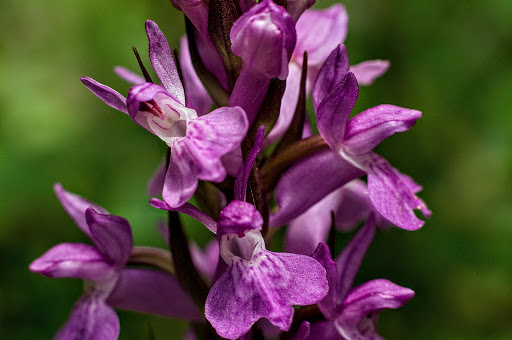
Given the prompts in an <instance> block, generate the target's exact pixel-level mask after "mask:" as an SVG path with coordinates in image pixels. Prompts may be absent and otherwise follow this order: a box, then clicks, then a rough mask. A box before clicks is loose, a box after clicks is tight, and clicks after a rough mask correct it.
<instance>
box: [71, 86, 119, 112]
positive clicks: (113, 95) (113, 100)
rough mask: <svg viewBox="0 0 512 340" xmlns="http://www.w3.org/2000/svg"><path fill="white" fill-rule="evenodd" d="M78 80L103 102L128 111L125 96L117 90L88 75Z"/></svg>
mask: <svg viewBox="0 0 512 340" xmlns="http://www.w3.org/2000/svg"><path fill="white" fill-rule="evenodd" d="M80 80H81V81H82V83H83V84H84V85H85V86H86V87H87V88H88V89H89V90H91V92H92V93H94V94H95V95H96V96H97V97H98V98H99V99H101V100H103V101H104V102H105V104H107V105H108V106H110V107H113V108H114V109H116V110H119V111H121V112H124V113H126V114H127V113H128V109H127V108H126V98H125V97H124V96H122V95H121V94H120V93H119V92H117V91H116V90H114V89H112V88H110V87H108V86H107V85H103V84H101V83H98V82H97V81H96V80H94V79H92V78H89V77H82V78H80Z"/></svg>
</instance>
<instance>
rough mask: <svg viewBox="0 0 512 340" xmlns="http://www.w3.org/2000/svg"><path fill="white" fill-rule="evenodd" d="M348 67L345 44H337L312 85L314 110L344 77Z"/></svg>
mask: <svg viewBox="0 0 512 340" xmlns="http://www.w3.org/2000/svg"><path fill="white" fill-rule="evenodd" d="M348 68H349V61H348V54H347V48H346V47H345V45H338V46H337V47H336V48H335V49H334V50H332V52H331V54H329V57H328V58H327V60H325V63H324V64H323V65H322V68H320V71H319V72H318V75H317V77H316V80H315V84H314V85H313V105H314V107H315V111H316V110H318V106H319V105H320V103H321V102H322V100H324V98H325V97H326V96H327V95H328V94H329V93H331V91H332V89H333V88H334V86H336V84H338V83H339V82H341V81H342V80H343V78H345V76H346V75H347V72H348Z"/></svg>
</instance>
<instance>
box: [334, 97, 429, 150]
mask: <svg viewBox="0 0 512 340" xmlns="http://www.w3.org/2000/svg"><path fill="white" fill-rule="evenodd" d="M419 118H421V112H420V111H417V110H411V109H404V108H402V107H398V106H394V105H379V106H375V107H373V108H371V109H368V110H366V111H363V112H361V113H360V114H358V115H356V116H354V117H353V118H352V119H350V121H349V122H348V126H347V130H346V133H345V140H344V141H343V147H344V149H345V150H346V151H347V152H348V153H351V154H354V155H361V154H365V153H368V152H370V151H372V150H373V148H375V147H376V146H377V145H379V144H380V143H381V142H382V141H383V140H384V139H386V138H388V137H389V136H391V135H393V134H395V133H397V132H404V131H407V130H409V129H410V128H411V127H412V126H413V125H414V124H415V123H416V120H417V119H419Z"/></svg>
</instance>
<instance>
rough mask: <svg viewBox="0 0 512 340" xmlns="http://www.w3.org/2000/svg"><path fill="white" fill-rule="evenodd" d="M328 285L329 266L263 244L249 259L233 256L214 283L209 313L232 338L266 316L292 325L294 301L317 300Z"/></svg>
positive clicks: (284, 326) (279, 324)
mask: <svg viewBox="0 0 512 340" xmlns="http://www.w3.org/2000/svg"><path fill="white" fill-rule="evenodd" d="M262 241H263V240H262ZM327 290H328V285H327V280H326V279H325V270H324V269H323V267H322V266H321V265H320V264H319V263H318V262H317V261H316V260H314V259H312V258H310V257H307V256H303V255H295V254H286V253H272V252H269V251H266V250H265V249H264V248H263V247H261V246H259V250H255V251H254V253H253V257H252V259H251V261H245V260H243V259H242V258H239V257H235V258H234V259H233V262H232V263H231V265H230V267H229V269H228V270H227V271H226V272H225V273H224V274H223V275H222V276H221V277H220V278H219V280H217V281H216V282H215V284H214V285H213V287H212V288H211V290H210V293H209V294H208V298H207V299H206V305H205V314H206V318H207V319H208V321H210V323H211V324H212V326H213V327H214V328H215V329H216V330H217V333H218V334H219V335H220V336H222V337H225V338H228V339H236V338H238V337H240V336H241V335H243V334H245V333H246V332H247V331H248V330H249V329H250V328H251V326H252V325H253V324H254V323H255V322H256V321H257V320H258V319H260V318H262V317H264V318H267V319H268V320H269V321H270V322H271V323H272V324H273V325H274V326H277V327H279V328H280V329H281V330H289V328H290V325H291V322H292V316H293V307H292V305H307V304H313V303H316V302H318V301H320V300H321V299H322V298H323V297H324V296H325V294H326V293H327Z"/></svg>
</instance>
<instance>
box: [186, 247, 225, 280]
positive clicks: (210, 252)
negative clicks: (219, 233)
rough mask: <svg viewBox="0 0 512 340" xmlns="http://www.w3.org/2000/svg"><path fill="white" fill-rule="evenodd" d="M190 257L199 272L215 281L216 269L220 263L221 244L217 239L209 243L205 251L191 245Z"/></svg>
mask: <svg viewBox="0 0 512 340" xmlns="http://www.w3.org/2000/svg"><path fill="white" fill-rule="evenodd" d="M190 255H191V256H192V261H193V262H194V266H195V267H196V268H197V270H199V272H200V273H201V274H203V275H204V276H206V277H207V278H208V279H209V280H210V281H213V276H214V275H215V269H216V268H217V264H218V263H219V242H218V241H217V240H216V239H214V240H212V241H210V242H208V243H207V244H206V246H205V247H204V250H202V249H200V248H199V247H198V246H197V245H196V244H195V243H192V244H191V245H190Z"/></svg>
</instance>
